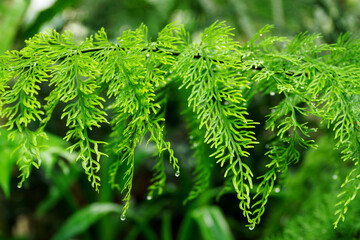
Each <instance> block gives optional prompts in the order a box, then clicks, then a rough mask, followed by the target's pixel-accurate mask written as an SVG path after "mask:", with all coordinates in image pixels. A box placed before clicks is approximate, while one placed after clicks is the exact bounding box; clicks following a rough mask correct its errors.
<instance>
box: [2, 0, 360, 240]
mask: <svg viewBox="0 0 360 240" xmlns="http://www.w3.org/2000/svg"><path fill="white" fill-rule="evenodd" d="M359 14H360V1H357V0H302V1H293V0H253V1H245V0H123V1H120V0H1V1H0V54H2V53H4V52H5V51H6V50H11V49H21V48H22V47H23V46H24V41H25V40H26V39H28V38H30V37H31V36H33V35H34V34H36V33H37V32H39V31H44V30H46V29H56V30H57V31H59V32H62V31H66V30H68V31H71V32H72V33H73V35H74V37H75V39H76V41H79V42H80V41H81V40H82V39H84V38H85V37H87V36H89V35H90V34H93V33H95V32H96V31H97V30H99V29H100V28H101V27H104V28H105V30H106V32H107V33H108V36H109V39H113V40H115V39H116V38H117V37H118V36H120V34H121V33H122V32H123V31H124V30H127V29H135V28H137V27H138V26H139V25H140V24H141V23H144V24H145V25H147V26H148V28H149V36H150V37H151V38H152V39H156V36H157V33H158V32H159V31H160V30H161V29H162V28H163V27H164V26H165V25H166V24H168V23H171V22H179V23H182V24H184V25H185V27H186V29H187V30H188V31H189V32H190V33H191V36H192V40H193V41H198V40H199V36H200V33H201V32H202V31H203V30H204V28H206V27H208V26H209V25H211V24H212V23H213V22H214V21H216V20H225V21H226V22H227V24H228V25H230V26H232V27H234V28H235V37H236V39H238V40H239V41H240V42H245V41H246V40H248V39H249V38H251V37H252V36H253V35H254V34H255V33H256V32H257V31H258V30H259V29H260V28H261V27H263V26H264V25H265V24H273V25H274V26H275V29H274V31H273V34H275V35H281V36H287V37H289V38H291V37H293V36H294V35H296V34H298V33H300V32H305V31H308V32H317V33H321V34H323V36H324V41H326V42H329V43H332V42H335V41H336V39H337V37H338V36H339V34H340V33H341V32H352V33H353V34H354V36H355V37H357V36H358V35H359V27H358V26H359V23H360V17H359ZM170 96H171V98H170V99H169V107H168V113H167V126H166V129H167V137H168V139H169V140H170V141H171V142H172V146H174V151H175V154H176V155H177V156H178V158H179V160H180V164H181V167H182V174H181V176H180V178H175V177H174V176H173V173H172V172H171V171H169V174H168V181H167V186H166V189H165V192H164V194H163V195H162V196H158V197H155V198H153V199H152V200H150V201H148V200H146V193H147V186H148V185H149V181H150V179H151V176H152V171H151V169H152V167H153V164H154V162H153V161H152V157H151V156H152V154H153V150H154V149H152V148H151V147H150V148H147V149H146V148H144V147H143V146H140V147H139V148H138V150H137V152H136V166H135V169H136V172H135V178H134V187H133V193H132V202H131V207H130V209H129V212H128V214H127V219H126V221H120V211H121V207H122V205H121V195H120V194H119V193H118V192H116V191H113V190H111V189H110V186H109V185H108V184H106V183H107V168H108V165H109V164H108V163H109V161H107V159H103V160H102V170H101V177H102V188H101V191H100V194H97V193H95V192H94V190H93V189H91V186H90V184H89V183H88V181H87V179H86V176H85V174H84V173H83V172H82V169H81V167H80V166H79V165H78V164H75V163H74V155H73V154H69V153H67V152H66V151H65V149H66V147H67V143H65V142H64V141H63V140H62V137H63V135H64V132H65V130H64V123H62V122H61V121H60V120H58V119H59V117H56V116H55V117H54V119H53V120H52V125H50V126H49V128H48V129H47V131H48V132H49V136H50V139H49V142H48V144H49V145H50V146H52V147H49V148H47V149H45V150H44V152H43V153H42V155H43V159H44V162H43V163H42V166H41V168H40V170H36V171H33V172H32V174H31V177H30V179H29V180H28V181H27V183H26V184H25V186H24V187H23V188H22V189H18V188H17V187H16V186H17V182H18V180H17V175H18V170H17V168H16V166H14V164H15V162H16V157H17V156H16V154H11V153H12V152H13V149H14V148H16V143H11V142H8V141H7V134H6V132H4V131H2V132H1V133H2V134H1V135H0V188H1V189H0V239H105V240H106V239H128V240H131V239H151V240H155V239H164V240H169V239H206V240H207V239H210V240H211V239H305V240H306V239H360V221H359V220H358V219H360V201H359V199H356V200H354V201H353V203H352V204H351V206H350V210H349V213H348V215H347V219H346V222H345V223H341V224H340V227H339V228H338V229H336V230H333V227H332V223H333V221H334V214H333V213H334V204H335V203H336V195H337V194H338V192H339V189H340V185H341V180H340V179H343V177H344V176H345V175H346V173H347V171H348V169H349V166H347V165H346V164H345V163H343V162H341V160H340V155H339V153H338V152H336V151H335V150H333V146H334V143H333V141H332V134H331V133H330V132H328V131H327V130H326V128H325V127H323V128H321V129H320V131H318V133H317V136H315V138H316V139H317V143H318V145H319V148H318V149H317V150H316V151H314V150H309V151H304V152H303V157H302V160H301V162H300V163H299V164H298V165H296V166H294V167H292V168H291V169H289V174H288V176H283V178H282V179H280V180H279V181H278V186H276V188H275V191H274V193H273V194H272V195H271V197H270V199H269V203H268V206H267V211H266V213H265V215H264V217H263V221H262V223H261V224H260V226H258V227H257V228H256V229H254V230H252V231H251V230H249V229H248V228H246V227H245V221H244V219H243V217H242V213H241V211H240V210H239V208H238V201H237V199H236V196H235V195H234V194H231V193H229V194H225V195H224V196H222V197H221V198H220V199H218V201H216V195H217V194H218V193H219V192H220V191H221V185H222V184H223V178H222V174H221V171H220V170H219V167H218V166H214V167H213V175H212V178H211V187H210V188H209V190H206V191H205V192H204V194H203V195H202V196H201V197H199V198H198V199H196V200H193V201H191V202H189V203H188V204H186V205H183V203H182V202H183V200H184V199H185V198H186V196H187V194H188V192H189V190H190V189H191V185H192V174H191V171H192V169H193V167H194V158H193V157H192V151H191V148H190V146H189V143H188V139H187V137H188V136H187V134H186V130H185V129H186V127H185V125H184V122H185V119H184V117H183V116H182V115H181V114H180V113H179V112H180V111H181V109H182V106H181V104H180V102H181V101H182V96H178V93H177V92H176V91H174V94H170ZM279 100H280V99H278V97H277V96H274V97H269V96H262V95H258V96H255V97H254V99H253V100H252V102H251V104H250V106H249V112H250V118H252V119H254V120H255V121H257V122H260V123H261V125H263V123H264V122H265V116H266V115H267V114H268V113H269V111H270V110H269V108H270V107H272V106H274V105H276V104H277V103H278V102H279ZM60 114H61V113H58V114H57V115H60ZM55 115H56V114H55ZM0 121H2V122H3V121H4V120H1V119H0ZM306 121H310V122H311V123H312V124H314V125H315V126H318V124H319V123H318V120H317V119H306ZM261 125H260V126H261ZM95 134H96V135H97V138H99V139H105V138H106V137H107V136H108V134H109V129H108V128H106V127H105V128H102V129H101V131H96V132H95ZM256 136H257V138H258V140H259V141H260V142H261V143H260V144H259V145H258V146H256V148H255V149H254V151H253V152H251V154H252V155H251V157H250V159H249V162H251V163H250V164H251V165H252V166H251V167H252V168H253V169H255V170H254V171H255V172H254V173H255V175H256V176H259V175H260V174H261V172H262V171H263V167H264V166H265V164H266V163H267V162H268V159H267V158H266V157H265V156H264V153H265V152H266V148H267V145H266V141H268V140H269V139H267V138H266V137H267V136H266V132H264V130H263V127H257V129H256ZM110 158H111V156H110ZM209 161H213V159H209Z"/></svg>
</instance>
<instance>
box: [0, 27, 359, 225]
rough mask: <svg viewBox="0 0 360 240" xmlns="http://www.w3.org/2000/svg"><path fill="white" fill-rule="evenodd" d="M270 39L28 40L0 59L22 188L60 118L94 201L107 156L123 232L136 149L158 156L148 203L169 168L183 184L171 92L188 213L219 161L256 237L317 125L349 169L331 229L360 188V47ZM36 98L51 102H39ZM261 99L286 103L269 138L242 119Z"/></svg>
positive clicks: (348, 42) (141, 32)
mask: <svg viewBox="0 0 360 240" xmlns="http://www.w3.org/2000/svg"><path fill="white" fill-rule="evenodd" d="M270 29H271V26H265V27H264V28H263V29H261V30H260V31H259V32H258V33H257V34H255V36H254V37H253V38H252V39H251V40H250V41H248V42H247V43H245V44H243V45H242V44H240V43H238V42H237V41H235V40H234V39H233V34H232V32H231V31H232V29H231V28H229V27H228V26H226V24H225V23H224V22H216V23H214V24H213V25H211V26H210V27H209V28H207V29H206V30H205V31H204V32H203V33H202V35H201V42H200V43H191V42H190V37H189V34H188V33H187V32H186V30H185V29H184V27H183V26H182V25H176V24H170V25H167V26H166V27H165V28H164V29H163V30H162V31H160V32H159V35H158V38H157V39H156V41H149V38H148V37H147V28H146V27H145V26H144V25H141V26H140V27H139V28H138V29H136V30H128V31H126V32H124V33H123V34H122V35H121V36H120V37H119V38H118V41H117V42H116V43H112V42H110V41H108V39H107V36H106V33H105V31H104V29H101V30H100V31H99V32H98V33H97V34H95V36H90V37H89V38H87V39H86V40H85V41H83V42H82V43H81V44H79V45H77V44H75V43H74V41H73V39H72V35H71V33H70V32H67V33H64V34H62V35H60V34H59V33H57V32H56V31H47V32H46V33H39V34H37V35H35V36H34V37H33V38H31V39H29V40H27V41H26V47H24V48H23V49H22V50H20V51H9V52H7V53H6V54H4V55H2V56H0V81H1V83H0V93H1V95H0V96H1V97H0V106H1V108H0V114H1V115H0V116H1V117H3V118H5V119H6V122H5V124H4V125H3V126H2V127H3V128H6V129H8V131H9V139H11V140H15V138H18V142H19V146H18V151H19V158H18V160H17V165H18V167H19V170H20V172H21V173H20V176H19V177H20V182H19V187H21V185H22V183H23V182H24V181H25V180H26V179H27V178H28V177H29V175H30V172H31V169H32V168H33V167H35V168H39V167H40V165H41V151H42V147H43V146H42V145H40V142H44V141H40V140H41V139H46V138H47V135H48V134H47V133H46V127H47V125H48V123H49V122H51V118H52V115H53V112H54V109H55V108H56V107H57V106H65V107H63V109H62V116H61V119H63V120H64V121H65V122H66V127H67V128H68V131H67V133H66V136H65V137H64V139H65V140H66V141H68V142H70V143H71V144H72V145H71V146H70V147H69V148H68V150H69V151H70V152H76V153H77V156H76V160H78V161H80V162H81V163H82V167H83V168H84V171H85V173H86V174H87V176H88V180H89V182H90V183H91V185H92V186H93V188H94V189H95V190H96V191H99V186H100V177H99V176H98V175H97V173H98V171H99V169H100V167H101V165H102V161H107V160H108V158H106V156H110V155H111V156H113V157H112V158H111V159H115V160H114V162H112V163H111V167H110V172H109V174H110V184H111V186H112V187H113V188H116V189H119V190H120V191H121V192H122V193H123V200H124V203H125V204H124V207H123V211H122V216H121V219H122V220H124V219H125V214H126V211H127V210H128V208H129V201H130V193H131V190H132V184H133V181H136V179H133V176H134V171H135V169H134V152H135V149H136V147H137V146H138V144H141V143H142V142H145V143H146V144H154V145H155V146H156V155H157V158H156V163H155V166H154V176H153V179H152V185H151V186H150V187H149V193H148V199H151V198H152V197H153V195H154V194H161V193H162V191H163V187H164V185H165V181H166V174H165V164H166V163H165V160H167V161H169V162H170V164H171V165H172V167H173V169H174V174H175V176H179V175H180V167H179V162H178V159H177V158H176V152H174V151H173V149H172V148H171V146H170V142H169V141H167V140H165V137H164V136H165V132H164V127H165V122H166V119H165V112H166V106H167V94H166V93H167V88H168V86H169V85H170V84H173V83H175V84H178V85H179V88H178V90H179V91H181V92H182V93H183V94H186V95H187V106H188V108H187V109H183V110H186V116H187V119H188V122H187V125H188V129H189V139H190V142H191V144H192V146H194V150H195V153H194V155H195V157H196V158H197V162H196V167H195V170H194V175H195V177H194V181H195V182H194V186H193V190H192V191H191V192H190V193H189V197H188V198H187V199H186V200H185V201H188V200H191V199H194V198H196V197H197V196H199V194H201V192H202V191H204V189H206V188H207V187H208V186H209V179H210V175H211V168H212V162H210V161H212V159H213V158H215V159H216V163H217V164H219V165H220V166H221V167H222V168H223V175H224V178H225V179H226V184H224V192H226V191H232V192H234V193H235V194H236V196H237V198H238V201H239V208H240V209H241V210H242V212H243V215H244V217H245V218H246V219H247V221H248V227H249V228H250V229H254V227H255V225H256V224H259V223H260V220H261V217H262V216H263V214H264V212H265V205H266V203H267V201H268V199H269V196H270V194H271V193H272V191H273V189H274V186H275V181H276V179H278V178H279V175H284V174H286V172H287V170H288V168H289V166H290V165H291V164H294V163H297V162H298V161H299V160H300V157H301V156H300V152H301V149H302V148H303V149H304V148H309V147H311V148H316V144H315V139H313V137H312V136H314V132H316V131H317V127H319V126H320V125H319V126H317V127H311V126H310V125H309V124H308V123H307V122H306V121H304V119H307V118H309V117H310V116H315V117H317V118H319V119H320V120H321V124H325V125H326V126H327V128H329V129H332V130H333V132H334V139H336V141H337V142H336V145H335V147H336V148H338V149H340V151H341V153H342V159H343V160H344V161H351V162H352V164H353V165H352V167H351V171H350V172H349V173H348V174H347V176H346V177H345V179H344V180H343V184H342V186H341V189H342V190H341V193H340V194H339V201H338V203H337V208H338V210H337V211H336V212H335V214H336V216H337V219H336V220H335V223H334V227H337V225H338V223H339V221H340V220H344V218H345V214H346V212H347V209H348V204H349V203H350V202H351V200H353V199H354V198H355V197H356V195H357V190H358V189H359V186H360V180H359V176H360V172H359V171H360V168H359V164H358V163H359V149H360V146H359V131H358V130H357V122H359V121H360V119H359V109H358V105H357V104H358V102H359V93H360V82H359V81H358V79H359V77H360V71H359V67H358V64H359V57H358V56H359V50H358V49H360V48H359V47H360V41H359V40H355V39H352V38H351V37H350V36H349V35H348V34H344V35H342V36H340V37H339V39H338V41H337V43H335V44H323V43H321V42H320V39H321V37H320V36H319V35H315V34H300V35H298V36H296V37H295V38H294V39H293V40H289V39H287V38H284V37H276V36H271V35H268V32H269V30H270ZM265 34H266V35H267V36H266V37H265ZM44 89H47V91H45V90H44ZM40 92H45V93H46V94H47V96H46V97H45V98H44V101H43V100H42V99H40V98H39V97H38V95H39V93H40ZM257 94H264V95H267V94H269V95H272V96H273V95H278V96H280V98H281V101H280V102H279V103H278V104H277V105H276V106H275V107H273V108H272V109H271V113H270V114H269V115H268V116H267V121H266V124H265V126H262V125H257V123H256V122H254V121H253V120H251V116H250V117H249V116H248V115H249V114H248V111H247V107H248V105H249V103H250V101H251V100H252V99H253V98H254V96H255V95H257ZM105 125H110V126H111V135H110V140H109V141H107V142H105V140H104V139H96V138H95V137H94V136H93V134H92V132H93V131H94V128H95V127H96V128H101V127H104V126H105ZM255 126H256V127H257V128H264V129H266V130H270V131H269V134H270V135H271V136H270V137H269V139H271V142H270V147H269V150H268V152H267V153H266V155H267V156H268V157H269V163H268V164H267V165H266V170H265V172H264V174H263V175H262V176H260V177H258V176H256V177H255V180H254V176H253V170H252V169H251V167H250V166H251V163H250V162H248V157H249V155H250V153H249V152H250V151H249V149H251V148H253V147H254V145H256V144H257V143H258V142H257V141H256V138H255V134H254V131H253V129H254V128H255ZM204 144H206V145H208V146H209V147H210V148H211V150H212V153H211V154H210V156H205V155H204V153H205V152H206V151H204V149H203V147H204ZM105 145H106V146H105ZM211 157H213V158H211ZM256 179H259V180H256Z"/></svg>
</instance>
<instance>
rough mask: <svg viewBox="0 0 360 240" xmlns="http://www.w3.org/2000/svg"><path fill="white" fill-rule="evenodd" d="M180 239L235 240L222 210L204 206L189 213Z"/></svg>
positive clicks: (182, 227) (183, 224)
mask: <svg viewBox="0 0 360 240" xmlns="http://www.w3.org/2000/svg"><path fill="white" fill-rule="evenodd" d="M194 223H195V224H194ZM194 227H195V228H194ZM179 239H180V240H187V239H204V240H213V239H222V240H233V239H234V237H233V235H232V233H231V231H230V228H229V225H228V223H227V221H226V219H225V216H224V214H223V213H222V211H221V210H220V208H218V207H216V206H204V207H201V208H196V209H194V210H192V211H191V212H189V214H188V216H187V217H186V218H185V219H184V221H183V223H182V226H181V230H180V234H179Z"/></svg>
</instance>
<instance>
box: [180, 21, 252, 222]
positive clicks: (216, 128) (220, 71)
mask: <svg viewBox="0 0 360 240" xmlns="http://www.w3.org/2000/svg"><path fill="white" fill-rule="evenodd" d="M230 31H231V29H230V28H228V27H225V26H224V23H215V24H213V25H212V26H210V27H209V28H208V29H207V30H205V31H204V33H203V34H202V42H201V43H200V46H189V47H188V49H187V50H185V53H186V54H183V55H182V56H179V59H178V63H177V65H176V71H177V74H178V75H179V77H180V78H181V79H182V85H181V88H182V87H185V88H190V90H191V93H190V96H189V97H188V105H189V107H191V108H192V110H193V112H195V113H196V114H197V115H198V119H199V121H200V125H199V128H202V127H204V129H205V136H204V142H205V143H207V144H209V145H210V147H211V148H214V149H215V151H214V153H213V154H212V155H211V156H214V157H215V158H216V159H217V163H219V164H220V165H221V166H226V169H225V174H224V177H230V178H231V179H232V183H233V187H234V189H235V191H236V193H237V196H238V199H239V200H240V204H239V207H240V209H241V210H242V211H243V213H244V216H245V217H246V218H247V219H248V220H249V221H250V215H251V212H250V210H249V209H250V189H251V188H252V175H253V174H252V172H251V170H250V168H249V167H248V166H247V165H246V164H245V163H244V162H243V160H242V158H243V157H247V156H248V155H249V154H248V152H247V151H246V149H247V148H251V147H252V145H253V144H254V143H255V138H254V136H253V132H252V131H249V130H248V129H249V128H253V127H254V126H253V124H254V123H253V122H252V121H251V120H249V119H246V117H245V115H247V112H246V109H245V108H244V107H242V104H243V102H245V100H244V98H243V97H242V94H241V90H243V89H244V88H246V87H247V81H246V80H245V79H244V78H243V77H241V71H242V66H241V65H240V64H239V62H238V61H236V56H238V55H237V54H238V53H237V52H236V49H237V47H238V45H237V43H236V42H235V41H234V40H232V38H231V34H230ZM213 39H219V41H214V40H213ZM223 49H227V50H225V51H222V50H223ZM196 54H199V55H200V57H199V58H198V59H196V58H194V55H196ZM234 59H235V60H234Z"/></svg>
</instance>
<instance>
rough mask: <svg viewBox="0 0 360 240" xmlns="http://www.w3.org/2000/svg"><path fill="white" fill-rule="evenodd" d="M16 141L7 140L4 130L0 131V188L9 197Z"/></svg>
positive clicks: (15, 154)
mask: <svg viewBox="0 0 360 240" xmlns="http://www.w3.org/2000/svg"><path fill="white" fill-rule="evenodd" d="M15 148H16V143H14V142H10V141H8V140H7V134H6V132H5V131H1V133H0V188H1V189H2V190H3V191H4V193H5V196H6V197H7V198H9V197H10V179H11V172H12V168H13V166H14V164H15V163H16V159H17V155H18V154H17V153H14V154H13V151H14V149H15Z"/></svg>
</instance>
